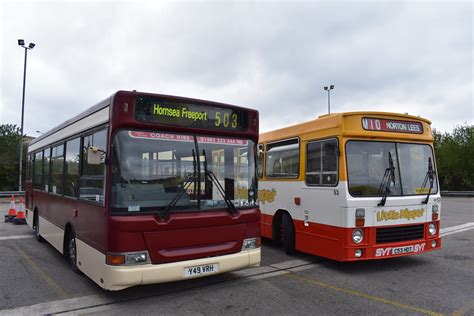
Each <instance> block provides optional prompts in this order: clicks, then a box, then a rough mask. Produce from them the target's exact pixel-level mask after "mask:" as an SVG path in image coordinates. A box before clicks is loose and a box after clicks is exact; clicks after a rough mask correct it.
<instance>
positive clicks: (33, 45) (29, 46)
mask: <svg viewBox="0 0 474 316" xmlns="http://www.w3.org/2000/svg"><path fill="white" fill-rule="evenodd" d="M35 45H36V44H35V43H30V45H28V48H29V49H32V48H33V47H35Z"/></svg>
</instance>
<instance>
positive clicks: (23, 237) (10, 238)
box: [0, 235, 35, 240]
mask: <svg viewBox="0 0 474 316" xmlns="http://www.w3.org/2000/svg"><path fill="white" fill-rule="evenodd" d="M33 237H35V235H13V236H0V240H12V239H26V238H33Z"/></svg>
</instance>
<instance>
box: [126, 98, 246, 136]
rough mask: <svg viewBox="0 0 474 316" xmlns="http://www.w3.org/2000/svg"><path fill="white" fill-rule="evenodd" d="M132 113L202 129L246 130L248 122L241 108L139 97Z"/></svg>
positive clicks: (139, 117)
mask: <svg viewBox="0 0 474 316" xmlns="http://www.w3.org/2000/svg"><path fill="white" fill-rule="evenodd" d="M135 116H136V119H137V120H139V121H141V122H149V123H160V124H166V125H175V126H183V127H195V128H205V129H219V130H246V129H247V125H248V124H247V121H248V115H247V113H246V112H245V111H242V110H240V109H228V108H218V107H214V106H208V105H205V104H189V103H181V102H175V101H168V100H159V99H149V98H142V97H138V98H137V100H136V108H135Z"/></svg>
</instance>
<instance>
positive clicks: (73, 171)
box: [64, 138, 80, 197]
mask: <svg viewBox="0 0 474 316" xmlns="http://www.w3.org/2000/svg"><path fill="white" fill-rule="evenodd" d="M79 147H80V138H75V139H73V140H70V141H67V142H66V159H65V165H66V168H65V173H64V195H67V196H70V197H77V193H78V192H77V178H78V176H79V157H80V152H79Z"/></svg>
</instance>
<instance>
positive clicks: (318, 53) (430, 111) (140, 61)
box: [0, 1, 473, 134]
mask: <svg viewBox="0 0 474 316" xmlns="http://www.w3.org/2000/svg"><path fill="white" fill-rule="evenodd" d="M0 8H1V13H0V14H1V17H2V19H1V21H2V22H1V39H0V44H1V50H0V51H1V52H2V53H1V54H2V55H1V65H2V72H1V83H0V85H1V86H0V87H1V91H0V92H1V93H0V102H1V104H0V106H1V107H0V108H1V113H0V120H1V121H2V122H8V123H16V124H19V108H20V105H21V84H22V70H23V55H22V52H21V50H20V49H19V48H18V46H17V45H16V40H17V38H18V37H24V38H25V40H26V41H27V42H28V41H34V42H35V43H37V44H38V45H37V47H35V49H33V50H32V51H30V52H29V55H28V57H29V58H28V73H27V98H26V101H27V102H26V106H25V108H26V109H27V112H26V116H25V130H26V131H27V132H28V133H29V134H34V131H36V130H40V131H43V132H44V131H46V130H48V129H50V128H51V127H54V126H55V125H58V124H59V123H61V122H62V121H64V120H66V119H67V118H70V117H71V116H73V115H75V114H77V113H79V112H81V111H83V110H85V109H86V108H88V107H89V106H92V105H93V104H95V103H96V102H98V101H100V100H102V99H104V98H105V97H107V96H109V95H110V94H112V93H113V92H114V91H116V90H121V89H125V90H133V89H136V90H139V91H148V92H157V93H164V94H174V95H181V96H189V97H194V98H201V99H209V100H214V101H220V102H226V103H231V104H237V105H242V106H246V107H252V108H257V109H258V110H259V111H260V117H261V130H262V131H267V130H270V129H274V128H278V127H283V126H286V125H288V124H294V123H298V122H303V121H307V120H309V119H311V118H315V117H317V116H318V115H321V114H325V113H326V112H327V94H326V92H325V91H323V89H322V87H323V86H324V85H327V84H335V86H336V87H335V90H333V91H332V92H331V108H332V111H333V112H335V111H336V112H337V111H356V110H379V111H394V112H409V113H410V114H415V115H421V116H423V117H427V118H429V119H431V120H432V121H433V126H434V127H435V128H437V129H438V130H450V129H452V127H453V126H454V125H456V124H461V123H463V122H466V121H467V122H469V123H471V124H472V122H473V103H472V91H473V89H472V82H473V81H472V55H473V50H472V47H473V40H472V38H473V36H472V14H471V12H472V3H470V2H454V3H443V2H441V3H440V2H416V3H412V2H410V3H409V2H386V3H374V2H357V3H356V2H215V1H211V2H159V3H157V4H155V3H154V2H91V1H88V2H64V3H63V2H41V3H31V2H13V1H7V2H2V4H1V5H0ZM18 16H21V17H22V21H28V23H20V22H18V19H17V17H18Z"/></svg>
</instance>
